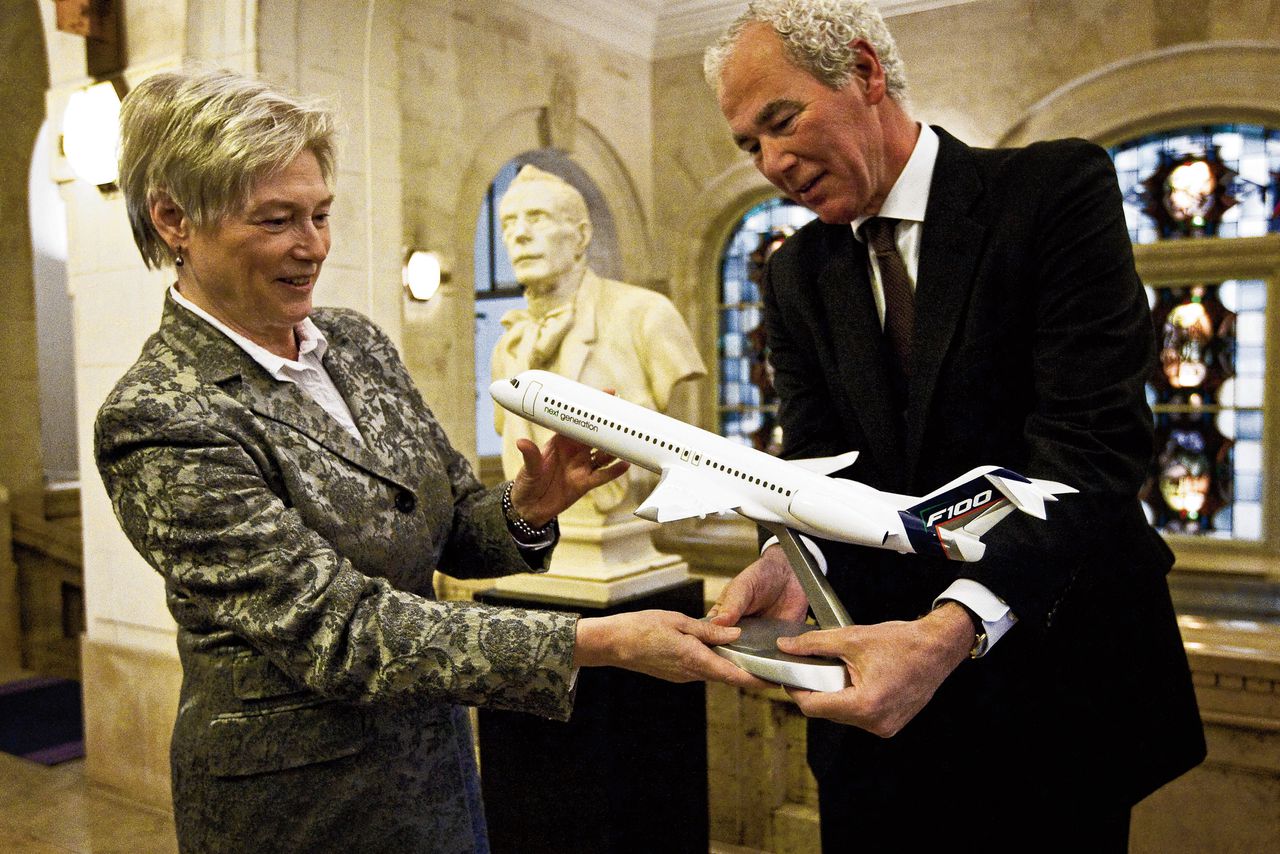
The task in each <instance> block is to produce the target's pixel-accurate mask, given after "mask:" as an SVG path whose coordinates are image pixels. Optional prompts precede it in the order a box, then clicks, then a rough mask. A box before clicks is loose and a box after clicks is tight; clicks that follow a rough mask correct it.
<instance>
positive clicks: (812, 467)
mask: <svg viewBox="0 0 1280 854" xmlns="http://www.w3.org/2000/svg"><path fill="white" fill-rule="evenodd" d="M856 459H858V452H857V451H848V452H847V453H843V454H840V455H838V456H834V457H806V458H805V459H802V460H787V462H789V463H791V465H793V466H800V468H802V469H805V470H807V471H811V472H814V473H815V474H834V473H835V472H838V471H840V470H841V469H847V468H848V467H849V466H851V465H853V462H854V460H856Z"/></svg>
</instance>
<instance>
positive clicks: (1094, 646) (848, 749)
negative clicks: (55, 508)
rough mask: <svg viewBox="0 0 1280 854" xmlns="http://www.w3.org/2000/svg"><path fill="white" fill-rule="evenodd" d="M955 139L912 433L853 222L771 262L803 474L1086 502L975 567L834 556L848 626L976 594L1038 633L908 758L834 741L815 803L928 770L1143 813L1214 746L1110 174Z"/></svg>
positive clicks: (930, 722)
mask: <svg viewBox="0 0 1280 854" xmlns="http://www.w3.org/2000/svg"><path fill="white" fill-rule="evenodd" d="M939 136H940V138H941V144H940V150H939V153H938V160H937V165H936V167H935V172H934V177H933V183H932V189H931V191H930V196H929V201H928V207H927V211H926V215H925V224H924V231H923V238H922V245H921V250H920V266H919V273H918V284H917V291H916V318H915V332H914V341H913V351H912V359H913V364H912V373H911V380H910V389H909V395H908V397H909V402H908V407H907V410H906V413H905V418H904V417H903V413H902V412H901V410H900V409H898V408H897V407H896V406H895V405H894V403H893V399H892V398H893V396H892V394H891V393H889V391H888V389H890V387H891V382H890V379H889V375H888V373H887V368H886V364H887V363H886V345H885V343H884V338H883V336H882V334H881V331H880V326H879V322H878V320H877V317H876V310H875V306H874V303H873V300H872V297H871V292H870V285H869V283H868V270H867V256H866V250H865V248H864V247H863V246H862V244H861V243H859V242H858V241H857V240H856V239H855V238H854V236H853V234H852V232H851V229H850V228H849V226H847V225H826V224H824V223H821V222H818V221H815V222H813V223H811V224H809V225H808V226H806V227H805V228H803V229H801V230H800V231H799V232H798V233H797V234H796V235H794V236H793V237H791V238H790V239H789V240H787V242H786V243H785V244H784V245H783V246H782V247H781V248H780V249H779V250H778V251H777V253H776V254H775V255H774V256H773V258H772V259H771V261H770V263H769V265H768V269H767V271H766V278H765V322H766V325H767V331H768V340H769V346H770V351H771V355H770V358H771V362H772V364H773V367H774V369H775V383H776V387H777V390H778V394H779V398H780V403H781V411H780V419H781V423H782V427H783V437H784V444H785V455H786V456H789V457H811V456H825V455H831V454H836V453H840V452H843V451H848V450H859V451H861V452H862V454H861V456H860V457H859V459H858V461H857V462H856V463H855V464H854V465H853V466H852V467H851V468H850V469H848V470H847V471H846V472H845V473H844V474H845V475H846V476H848V477H851V478H854V479H857V480H860V481H863V482H865V483H868V484H871V485H872V486H875V487H878V488H880V489H886V490H891V491H893V492H898V493H908V494H913V495H923V494H925V493H927V492H929V491H931V490H933V489H935V488H937V487H938V486H941V485H942V484H943V483H946V482H947V481H948V480H950V479H952V478H953V477H956V476H957V475H960V474H963V473H964V472H966V471H968V470H969V469H971V468H973V467H975V466H978V465H983V464H996V465H1001V466H1007V467H1009V468H1011V469H1013V470H1015V471H1017V472H1020V473H1022V474H1024V475H1027V476H1030V477H1038V478H1047V479H1050V480H1056V481H1061V482H1062V483H1066V484H1070V485H1072V486H1074V487H1076V488H1077V489H1079V490H1080V494H1078V495H1066V496H1062V497H1061V498H1060V500H1059V501H1057V502H1056V503H1053V504H1050V505H1049V506H1048V515H1049V518H1048V521H1041V520H1037V519H1034V518H1032V517H1030V516H1027V515H1026V514H1022V513H1014V514H1013V515H1012V516H1010V517H1009V518H1007V519H1005V520H1004V521H1003V522H1001V523H1000V524H999V525H997V526H996V527H995V528H994V529H993V530H992V531H991V532H990V533H988V534H986V535H985V536H984V542H985V543H986V544H987V551H986V555H985V557H984V558H983V559H982V560H981V561H979V562H975V563H961V562H953V561H947V560H943V559H935V558H925V557H919V556H914V555H906V556H904V555H898V554H896V553H892V552H886V551H880V550H875V549H867V548H859V547H855V546H845V545H840V544H834V543H827V544H824V548H825V550H826V552H827V555H828V557H829V558H830V560H831V565H832V567H833V568H832V570H831V573H830V577H831V582H832V584H833V586H834V588H835V589H836V591H837V593H838V594H839V595H840V597H841V599H842V600H843V601H844V603H845V605H846V607H847V608H848V609H849V611H850V613H851V615H852V616H853V618H854V620H855V622H859V623H876V622H882V621H885V620H894V619H900V620H910V619H914V618H916V617H918V616H920V615H921V614H923V613H925V612H926V611H928V610H929V607H930V603H931V601H932V600H933V598H934V597H935V596H937V595H938V594H939V593H941V592H942V590H943V589H944V588H946V587H947V585H948V584H949V583H950V582H951V581H952V580H954V579H955V578H957V577H960V576H963V577H967V578H972V579H975V580H977V581H979V582H981V583H982V584H985V585H986V586H987V587H988V588H989V589H991V590H992V591H993V592H994V593H996V594H997V595H999V596H1001V597H1002V598H1004V599H1005V600H1006V601H1007V602H1008V603H1009V605H1010V606H1011V607H1012V608H1013V610H1014V612H1015V613H1016V614H1017V616H1018V617H1019V623H1018V624H1017V625H1016V626H1015V627H1014V628H1013V629H1012V630H1011V631H1010V632H1009V634H1007V635H1006V636H1005V638H1004V639H1003V640H1002V641H1001V642H1000V643H998V644H997V645H996V646H995V647H994V649H993V650H992V651H991V652H990V653H989V654H988V655H987V656H986V657H984V658H982V659H979V660H975V661H969V662H966V663H964V664H962V665H961V667H960V668H959V669H958V670H957V671H956V672H955V673H953V674H952V676H951V677H949V678H948V680H947V681H946V682H945V683H944V685H943V686H942V688H941V689H940V690H939V692H938V693H937V694H936V695H935V697H934V699H933V700H932V701H931V702H930V704H929V705H928V706H927V707H926V709H925V710H924V711H923V712H922V713H921V714H920V715H919V716H918V717H917V718H916V719H915V720H914V721H913V722H912V723H910V724H908V726H907V727H906V728H904V730H903V731H902V732H901V733H899V734H898V735H897V736H894V737H893V738H892V739H888V740H883V741H882V740H879V739H876V738H875V737H874V736H870V735H868V734H866V733H864V732H861V731H859V730H854V729H852V728H848V727H839V726H836V725H834V724H830V723H827V722H815V723H814V725H813V726H811V729H810V757H811V763H812V765H813V767H814V770H815V773H816V774H817V776H818V778H819V782H820V783H821V782H822V780H823V779H824V778H828V777H829V776H830V775H842V777H843V776H845V775H853V776H854V777H857V778H859V779H866V780H867V786H868V788H869V792H870V790H874V792H875V793H876V794H874V795H872V794H869V797H872V798H873V800H874V797H880V796H883V797H886V798H892V797H893V794H892V793H893V792H894V791H900V792H901V794H902V795H903V796H911V797H921V796H923V795H922V794H921V790H920V789H919V785H920V784H919V778H920V777H921V776H922V775H923V774H924V769H925V768H926V767H928V766H929V765H932V766H934V768H933V770H931V771H930V772H929V775H930V776H931V777H936V779H937V780H938V781H939V782H938V786H939V787H945V786H946V785H949V784H950V785H954V784H957V783H959V784H961V785H963V786H965V787H966V788H973V787H974V786H975V785H979V784H978V783H977V780H979V779H985V778H989V777H993V776H994V778H995V779H997V780H999V779H1001V778H1003V779H1006V780H1009V781H1011V785H1012V786H1023V787H1025V786H1026V785H1027V783H1028V781H1029V780H1034V781H1035V784H1036V785H1045V786H1048V787H1050V789H1051V790H1056V789H1062V790H1064V791H1065V790H1067V789H1069V788H1070V787H1073V786H1080V785H1082V784H1084V783H1085V782H1086V781H1087V786H1086V788H1085V789H1083V790H1077V793H1078V792H1080V791H1083V792H1085V793H1086V794H1084V795H1083V797H1086V798H1090V797H1095V796H1096V797H1097V798H1098V799H1100V800H1102V801H1105V802H1107V803H1112V804H1130V803H1134V802H1136V801H1137V800H1139V799H1140V798H1142V797H1144V796H1145V795H1146V794H1148V793H1149V792H1151V791H1152V790H1154V789H1155V788H1156V787H1158V786H1160V785H1161V784H1163V783H1164V782H1166V781H1168V780H1169V779H1171V778H1172V777H1174V776H1176V775H1177V774H1180V773H1182V772H1183V771H1185V770H1186V769H1187V768H1189V767H1191V766H1192V765H1194V764H1196V763H1197V762H1198V761H1200V759H1201V758H1202V757H1203V755H1204V741H1203V734H1202V730H1201V725H1200V720H1199V715H1198V712H1197V708H1196V703H1195V698H1194V694H1193V693H1192V688H1191V681H1190V675H1189V672H1188V668H1187V663H1186V657H1185V654H1184V652H1183V648H1182V644H1181V640H1180V637H1179V633H1178V629H1177V626H1176V623H1175V618H1174V613H1173V609H1172V606H1171V604H1170V601H1169V595H1168V590H1167V585H1166V580H1165V575H1166V573H1167V572H1168V570H1169V568H1170V566H1171V564H1172V556H1171V553H1170V551H1169V550H1168V548H1167V547H1166V546H1165V544H1164V543H1163V541H1162V540H1161V539H1160V537H1159V536H1158V535H1157V534H1156V533H1155V532H1154V531H1153V530H1152V529H1151V528H1150V526H1149V525H1148V524H1147V523H1146V521H1145V519H1144V516H1143V513H1142V511H1141V509H1140V506H1139V503H1138V500H1137V498H1136V496H1137V493H1138V490H1139V488H1140V487H1141V485H1142V483H1143V480H1144V477H1145V475H1146V472H1147V466H1148V463H1149V460H1150V458H1151V453H1152V422H1151V413H1150V411H1149V409H1148V407H1147V404H1146V400H1145V395H1144V388H1143V386H1144V381H1145V380H1146V379H1147V377H1148V376H1149V375H1150V373H1151V368H1152V365H1153V358H1154V352H1155V349H1154V343H1153V334H1152V327H1151V322H1150V319H1149V315H1148V309H1147V302H1146V299H1145V297H1144V293H1143V289H1142V287H1141V283H1140V282H1139V280H1138V277H1137V274H1136V272H1135V270H1134V265H1133V256H1132V249H1131V246H1130V243H1129V238H1128V233H1127V231H1126V228H1125V223H1124V219H1123V215H1122V211H1121V205H1120V197H1119V189H1118V187H1117V182H1116V179H1115V174H1114V170H1113V168H1112V166H1111V162H1110V160H1109V159H1108V157H1107V155H1106V153H1105V152H1104V151H1102V150H1101V149H1099V148H1098V147H1097V146H1094V145H1092V144H1089V143H1086V142H1084V141H1080V140H1065V141H1059V142H1051V143H1037V144H1034V145H1031V146H1029V147H1027V148H1025V149H1017V150H978V149H972V148H969V147H968V146H965V145H964V144H962V143H960V142H958V141H957V140H955V139H954V138H953V137H951V136H950V135H948V134H947V133H946V132H945V131H941V130H939ZM953 760H954V762H953ZM921 763H924V764H921ZM948 764H954V766H955V767H954V768H952V769H951V770H952V771H953V772H954V776H953V777H948V776H947V774H948V772H947V771H946V769H945V768H939V767H937V766H939V765H941V766H947V765H948ZM895 787H900V788H899V789H895ZM979 788H981V787H980V786H979ZM1076 796H1077V797H1080V796H1081V795H1079V794H1077V795H1076Z"/></svg>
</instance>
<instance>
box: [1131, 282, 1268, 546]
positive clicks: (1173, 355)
mask: <svg viewBox="0 0 1280 854" xmlns="http://www.w3.org/2000/svg"><path fill="white" fill-rule="evenodd" d="M1266 295H1267V289H1266V283H1265V282H1263V281H1257V280H1227V281H1222V282H1204V283H1198V284H1194V285H1179V286H1174V287H1160V288H1148V297H1149V301H1150V304H1151V316H1152V322H1153V323H1154V324H1155V328H1156V337H1157V341H1158V343H1159V348H1160V360H1159V364H1158V366H1157V368H1156V371H1155V374H1154V375H1153V377H1152V378H1151V382H1150V384H1149V385H1148V396H1149V400H1150V402H1151V406H1152V411H1153V412H1154V413H1155V419H1156V459H1155V461H1154V463H1153V467H1152V471H1151V476H1150V478H1149V479H1148V481H1147V485H1146V487H1145V489H1144V490H1143V500H1144V502H1145V504H1146V507H1147V512H1148V517H1149V518H1150V519H1151V522H1152V524H1153V525H1155V526H1156V527H1157V528H1158V529H1159V530H1161V531H1164V532H1167V533H1183V534H1199V535H1207V536H1213V537H1221V538H1230V539H1239V540H1258V539H1261V537H1262V515H1263V514H1262V501H1263V482H1264V478H1263V472H1262V436H1263V421H1264V413H1263V384H1264V380H1265V367H1266V365H1265V355H1266V353H1265V340H1264V328H1265V312H1266Z"/></svg>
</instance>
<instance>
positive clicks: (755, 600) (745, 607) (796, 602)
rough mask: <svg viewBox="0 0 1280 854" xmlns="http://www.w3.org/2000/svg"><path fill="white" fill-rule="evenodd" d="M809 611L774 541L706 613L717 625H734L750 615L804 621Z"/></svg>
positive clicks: (794, 576) (727, 587)
mask: <svg viewBox="0 0 1280 854" xmlns="http://www.w3.org/2000/svg"><path fill="white" fill-rule="evenodd" d="M808 610H809V599H808V597H806V596H805V595H804V589H803V588H801V587H800V580H799V579H798V578H796V574H795V573H794V572H792V570H791V564H790V563H789V562H788V561H787V556H786V554H785V553H784V552H783V551H782V546H779V545H776V544H775V545H772V546H769V548H767V549H765V550H764V554H762V555H760V559H759V560H757V561H756V562H755V563H753V564H751V565H750V566H748V567H747V568H746V569H744V570H742V572H740V573H738V575H737V577H736V578H734V579H733V581H730V582H729V583H728V584H727V585H726V586H725V588H724V590H723V591H722V592H721V593H720V598H719V599H718V600H716V603H715V604H714V605H712V606H711V610H710V611H709V612H707V616H708V617H709V618H710V619H711V622H713V623H715V624H716V625H720V626H734V625H737V623H738V621H739V620H740V619H742V618H743V617H748V616H750V617H773V618H775V619H779V620H794V621H796V622H801V621H803V620H804V616H805V614H806V613H807V612H808Z"/></svg>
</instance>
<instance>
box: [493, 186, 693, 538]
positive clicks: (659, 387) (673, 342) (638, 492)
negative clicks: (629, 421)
mask: <svg viewBox="0 0 1280 854" xmlns="http://www.w3.org/2000/svg"><path fill="white" fill-rule="evenodd" d="M498 216H499V221H500V223H501V225H502V239H503V242H504V243H505V244H506V247H507V254H508V255H509V256H510V258H511V266H512V268H513V269H514V270H515V274H516V279H517V280H518V281H519V282H520V285H521V287H522V288H524V294H525V299H526V300H527V301H528V308H527V309H517V310H515V311H511V312H508V313H507V314H506V315H505V316H504V317H503V318H502V325H503V326H504V327H506V331H505V332H504V333H503V335H502V337H501V338H499V339H498V344H497V346H496V347H495V348H494V351H493V358H492V363H491V364H492V374H493V377H494V378H495V379H496V378H501V377H512V376H515V375H516V374H518V373H520V372H521V371H524V370H528V369H530V368H539V369H542V370H546V371H552V372H554V373H557V374H560V375H562V376H566V377H568V378H570V379H573V380H577V381H578V382H582V383H586V384H587V385H590V386H594V387H596V388H608V389H613V390H615V391H616V392H617V394H618V395H619V396H620V397H622V398H624V399H626V400H629V401H631V402H632V403H638V404H640V405H641V406H647V407H649V408H650V409H656V410H658V411H659V412H662V411H665V410H666V409H667V408H668V406H669V405H670V404H671V401H672V399H673V394H674V393H675V391H676V388H677V386H678V385H679V384H681V383H683V382H685V381H686V380H692V379H697V378H698V377H702V376H704V375H705V374H706V369H705V368H704V367H703V365H702V359H701V358H700V357H699V356H698V351H697V348H696V347H695V346H694V343H693V336H692V335H691V334H690V333H689V328H688V327H687V326H686V325H685V322H684V319H683V318H682V317H680V314H679V312H677V311H676V308H675V306H673V305H672V304H671V301H670V300H668V299H667V298H666V297H664V296H663V295H662V294H659V293H656V292H654V291H651V290H648V289H647V288H641V287H637V286H635V285H628V284H626V283H624V282H615V281H613V280H611V279H602V278H600V277H599V276H597V275H596V274H595V273H594V272H592V270H591V269H590V268H589V267H588V266H587V260H586V258H587V247H588V246H589V245H590V243H591V219H590V217H589V216H588V213H587V204H586V201H585V200H584V199H583V198H582V194H581V193H579V192H578V191H577V190H576V189H574V187H573V186H572V185H571V184H569V183H568V182H567V181H565V180H563V179H562V178H560V177H558V176H556V175H552V174H551V173H550V172H546V171H544V170H542V169H539V168H537V167H536V166H532V165H529V166H524V167H523V168H522V169H521V170H520V172H519V173H518V174H517V175H516V177H515V179H514V180H513V181H512V182H511V185H510V187H509V188H508V189H507V192H506V193H505V194H504V195H503V197H502V200H501V201H500V202H499V204H498ZM494 426H495V427H496V428H497V431H498V433H499V435H501V436H502V461H503V470H504V471H506V470H507V469H510V470H511V471H513V472H514V471H518V470H519V468H520V465H521V459H522V458H521V456H520V451H519V450H518V449H517V447H516V442H517V440H519V439H521V438H529V439H532V440H533V441H546V439H547V438H548V437H549V436H550V435H551V434H550V433H549V432H548V431H546V430H544V429H543V428H541V427H537V426H536V425H534V424H532V423H531V422H529V421H526V420H525V419H523V418H508V417H506V413H505V410H503V409H502V407H500V406H495V407H494ZM645 477H647V473H645V472H642V471H639V470H637V469H633V470H632V471H630V472H628V473H627V474H626V475H624V476H623V477H622V478H619V479H618V480H616V481H613V482H612V483H608V484H605V485H604V486H603V487H600V488H598V489H595V490H593V491H592V492H591V493H590V497H591V501H590V502H579V504H578V505H575V507H573V508H570V510H569V511H568V512H567V513H566V514H565V515H564V516H562V517H561V518H562V520H569V521H572V520H575V519H581V517H582V516H584V515H590V516H593V517H596V518H597V519H598V518H600V517H601V516H605V517H610V518H619V517H620V518H629V516H630V512H631V511H632V510H634V509H635V508H636V506H638V501H639V499H640V498H642V497H643V495H644V493H646V492H647V491H648V488H646V487H645V486H644V481H643V479H644V478H645ZM648 487H652V482H648ZM588 504H589V505H590V506H583V505H588Z"/></svg>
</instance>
